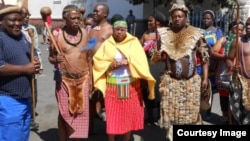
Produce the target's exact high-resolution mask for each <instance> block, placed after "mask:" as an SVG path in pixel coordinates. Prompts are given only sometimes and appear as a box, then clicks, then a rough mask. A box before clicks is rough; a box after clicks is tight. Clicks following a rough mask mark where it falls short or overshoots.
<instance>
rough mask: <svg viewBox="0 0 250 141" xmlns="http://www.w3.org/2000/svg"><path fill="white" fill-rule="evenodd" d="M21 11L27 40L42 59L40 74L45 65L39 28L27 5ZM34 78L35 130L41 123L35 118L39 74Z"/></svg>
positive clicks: (33, 115)
mask: <svg viewBox="0 0 250 141" xmlns="http://www.w3.org/2000/svg"><path fill="white" fill-rule="evenodd" d="M21 12H22V17H23V26H22V31H23V33H24V35H25V36H26V38H27V40H28V41H29V42H30V44H31V49H34V50H35V51H36V52H37V56H38V58H39V61H40V64H41V65H40V71H39V74H41V73H42V71H43V65H42V57H41V50H40V48H39V44H38V34H37V30H36V27H35V26H33V25H31V24H29V18H30V13H29V10H28V8H26V7H24V6H23V7H21ZM33 77H34V78H33V79H34V84H33V86H32V87H33V89H34V90H33V91H32V95H33V98H32V100H31V101H32V111H33V114H32V117H31V124H30V129H31V130H34V129H38V127H39V124H38V123H37V122H36V120H35V116H36V115H37V112H36V103H37V77H38V76H37V75H36V76H33Z"/></svg>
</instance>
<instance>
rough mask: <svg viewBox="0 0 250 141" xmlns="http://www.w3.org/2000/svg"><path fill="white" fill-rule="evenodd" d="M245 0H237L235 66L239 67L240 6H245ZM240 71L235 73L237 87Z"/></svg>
mask: <svg viewBox="0 0 250 141" xmlns="http://www.w3.org/2000/svg"><path fill="white" fill-rule="evenodd" d="M245 4H246V1H245V0H237V15H236V21H237V33H236V58H235V59H236V60H235V66H236V67H237V66H238V65H239V22H240V6H242V5H245ZM237 75H238V70H237V71H235V72H234V73H233V81H234V83H235V86H236V87H238V83H239V82H238V77H237Z"/></svg>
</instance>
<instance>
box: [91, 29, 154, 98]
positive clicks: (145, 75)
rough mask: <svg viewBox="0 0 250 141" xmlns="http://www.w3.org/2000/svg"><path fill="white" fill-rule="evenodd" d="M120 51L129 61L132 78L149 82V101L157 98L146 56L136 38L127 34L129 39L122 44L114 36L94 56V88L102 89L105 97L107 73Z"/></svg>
mask: <svg viewBox="0 0 250 141" xmlns="http://www.w3.org/2000/svg"><path fill="white" fill-rule="evenodd" d="M116 49H118V50H119V51H120V52H121V53H122V54H123V55H125V57H126V58H127V60H128V64H129V65H128V66H129V69H130V72H131V75H132V77H134V78H138V79H144V80H147V82H148V87H149V96H148V98H149V99H154V98H155V91H154V86H155V82H156V81H155V79H154V78H153V76H152V75H151V73H150V70H149V65H148V61H147V57H146V54H145V52H144V50H143V48H142V46H141V44H140V42H139V40H138V39H137V38H136V37H133V36H131V35H130V34H128V33H127V37H126V38H125V39H124V40H123V41H122V42H120V43H116V42H115V40H114V38H113V36H111V37H109V38H108V39H107V40H105V41H104V42H103V43H102V45H101V47H100V48H99V49H98V50H97V52H96V53H95V55H94V56H93V61H94V66H93V76H94V87H96V88H98V89H100V90H101V91H102V93H103V94H104V96H105V90H106V80H107V76H106V74H107V71H108V69H109V66H110V65H111V63H112V62H113V61H114V58H115V52H116Z"/></svg>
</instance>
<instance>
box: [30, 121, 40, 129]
mask: <svg viewBox="0 0 250 141" xmlns="http://www.w3.org/2000/svg"><path fill="white" fill-rule="evenodd" d="M38 128H39V124H38V123H36V122H34V121H31V123H30V130H37V129H38Z"/></svg>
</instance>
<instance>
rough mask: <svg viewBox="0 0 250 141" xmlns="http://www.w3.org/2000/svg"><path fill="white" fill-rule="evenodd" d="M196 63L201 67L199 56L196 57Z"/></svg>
mask: <svg viewBox="0 0 250 141" xmlns="http://www.w3.org/2000/svg"><path fill="white" fill-rule="evenodd" d="M196 63H197V65H201V56H200V55H196Z"/></svg>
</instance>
